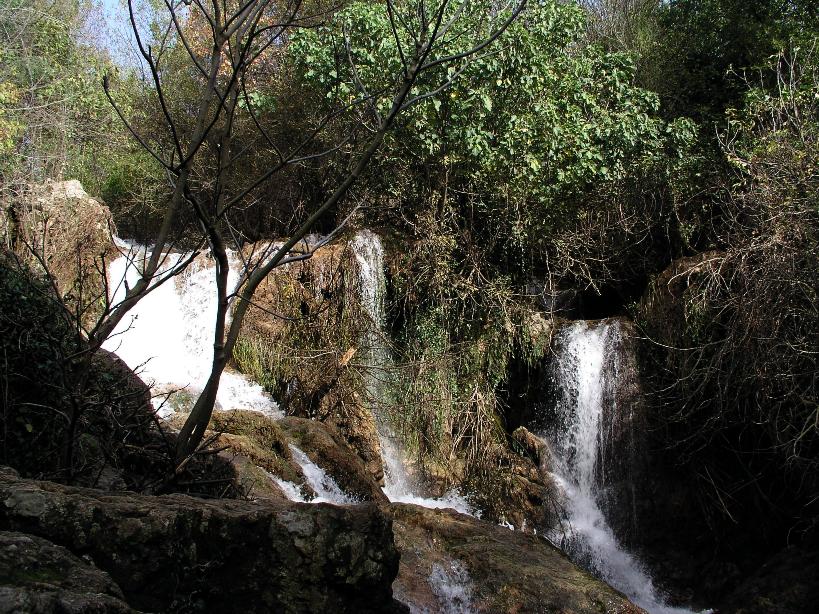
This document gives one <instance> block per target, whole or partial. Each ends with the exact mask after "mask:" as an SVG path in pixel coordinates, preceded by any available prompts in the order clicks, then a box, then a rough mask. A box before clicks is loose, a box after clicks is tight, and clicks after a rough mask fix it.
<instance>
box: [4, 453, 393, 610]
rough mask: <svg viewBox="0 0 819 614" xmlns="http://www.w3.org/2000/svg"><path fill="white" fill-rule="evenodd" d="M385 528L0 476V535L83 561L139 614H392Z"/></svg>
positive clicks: (314, 508) (269, 506)
mask: <svg viewBox="0 0 819 614" xmlns="http://www.w3.org/2000/svg"><path fill="white" fill-rule="evenodd" d="M391 524H392V523H391V520H390V519H389V518H387V517H385V516H384V515H383V514H382V513H381V512H380V511H379V510H378V509H377V508H376V507H375V506H373V505H358V506H351V507H334V506H330V505H323V504H318V505H308V504H296V503H290V502H286V501H273V500H270V501H264V502H253V501H226V500H220V501H205V500H201V499H194V498H191V497H187V496H183V495H171V496H164V497H150V496H139V495H135V494H133V493H118V494H109V493H104V492H102V491H96V490H90V489H80V488H70V487H65V486H60V485H57V484H53V483H49V482H36V481H32V480H23V479H20V478H18V477H16V475H15V474H14V473H13V472H11V471H9V470H7V469H1V470H0V530H6V531H16V532H22V533H26V534H28V535H31V536H36V537H40V538H43V539H46V540H48V541H50V542H52V543H53V544H56V545H58V546H61V547H62V548H64V549H66V550H68V551H70V552H71V553H73V555H74V556H82V557H85V556H87V557H89V558H90V560H92V561H93V563H94V566H95V567H96V568H97V569H98V570H103V571H104V572H106V573H107V574H108V575H109V576H110V578H111V579H112V580H113V581H114V582H116V583H117V585H118V586H119V588H120V589H121V591H122V594H123V595H124V598H125V601H126V602H127V603H128V604H129V605H130V606H131V607H133V608H136V609H139V610H146V611H175V610H181V609H185V608H189V609H200V610H201V609H203V608H204V610H206V611H221V612H385V611H392V610H393V608H394V607H395V605H394V602H393V600H392V592H391V588H390V585H391V583H392V580H393V578H394V577H395V575H396V572H397V569H398V553H397V551H396V550H395V546H394V544H393V540H392V531H391ZM100 581H102V580H100ZM114 596H115V595H114Z"/></svg>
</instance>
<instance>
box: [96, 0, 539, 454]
mask: <svg viewBox="0 0 819 614" xmlns="http://www.w3.org/2000/svg"><path fill="white" fill-rule="evenodd" d="M164 3H165V8H166V10H167V18H168V20H167V23H166V27H165V30H164V33H163V34H162V36H161V37H160V43H161V44H160V46H159V47H158V48H156V49H155V48H154V47H153V46H151V45H149V44H148V43H147V42H145V40H144V38H143V36H142V35H141V32H140V28H139V27H138V26H137V18H136V15H135V12H134V6H133V0H129V2H128V7H129V11H130V18H131V22H132V26H133V33H134V36H135V37H136V41H137V45H138V48H139V50H140V53H141V55H142V58H143V60H144V65H145V67H146V72H147V74H148V75H149V78H150V83H151V86H152V88H153V90H154V92H155V100H156V103H157V104H158V106H159V109H160V111H161V114H160V115H161V117H162V118H163V126H162V128H163V130H164V133H165V139H164V143H165V144H166V145H165V146H164V147H161V146H160V145H158V144H157V143H155V142H152V141H149V139H147V138H146V137H145V136H143V134H141V132H140V129H139V127H137V126H135V125H131V124H130V123H129V122H128V118H127V117H126V116H125V113H124V112H123V111H121V110H120V107H119V106H118V105H117V103H116V100H115V97H114V94H113V92H112V88H111V86H110V83H109V81H108V79H107V78H106V80H105V82H104V89H105V92H106V94H107V95H108V97H109V100H110V101H111V104H112V105H114V108H115V109H116V110H117V113H118V114H119V115H120V117H121V119H122V120H123V121H124V122H125V124H126V126H127V127H128V129H129V131H130V132H131V134H132V135H133V137H134V138H135V139H137V140H138V141H139V143H140V144H141V145H142V147H144V148H145V150H146V151H147V152H148V153H149V154H150V155H151V156H152V157H153V158H154V159H155V160H156V161H157V162H158V163H159V164H160V165H161V166H162V167H163V168H164V169H165V171H166V172H167V174H168V176H169V177H170V180H171V183H172V186H173V192H172V194H171V196H170V198H169V200H168V202H167V205H166V207H165V209H164V218H163V221H162V225H161V228H160V230H159V231H158V233H157V235H156V237H155V240H154V246H153V249H152V251H151V253H150V255H146V256H145V257H144V258H143V260H142V262H141V263H140V264H139V267H140V277H139V279H138V280H137V281H136V283H134V285H133V286H132V287H126V292H125V295H124V298H122V300H119V301H118V302H117V303H115V304H114V303H111V304H109V305H108V308H107V309H106V310H105V313H104V315H103V317H101V318H100V319H99V321H98V323H97V324H96V326H94V327H93V329H92V330H91V331H89V339H90V342H91V346H92V348H99V347H100V346H101V345H102V344H103V342H104V341H105V340H106V339H107V338H108V337H110V336H111V334H112V333H113V332H114V330H115V328H116V327H117V325H118V324H119V323H120V322H121V321H122V320H123V318H124V317H125V316H126V314H127V313H128V311H129V310H130V309H131V308H133V307H134V305H135V304H136V303H137V302H138V301H140V300H141V299H142V298H143V297H145V296H146V295H147V294H148V293H150V292H151V291H153V290H154V289H155V288H157V287H158V286H159V285H161V284H163V283H165V282H167V281H168V280H169V279H171V278H172V277H173V276H175V275H177V274H179V273H180V272H181V271H182V270H184V268H185V267H186V266H187V265H188V264H189V263H190V262H191V261H192V259H193V257H194V255H195V252H194V253H191V254H190V255H188V256H186V257H183V258H178V259H177V260H175V261H172V260H171V258H170V253H171V250H172V249H173V248H174V247H175V245H176V240H177V237H175V231H176V229H175V224H176V221H177V219H178V217H179V215H180V213H181V212H182V211H183V210H187V211H188V212H192V213H193V215H194V217H195V219H196V221H197V223H198V225H199V227H200V232H201V235H200V242H201V246H202V247H205V246H206V247H207V249H208V250H209V252H210V253H211V255H212V256H213V258H214V260H215V262H216V267H215V275H216V282H217V283H216V286H217V292H218V309H217V314H216V322H215V334H214V340H213V360H212V365H211V372H210V376H209V377H208V380H207V382H206V384H205V386H204V388H203V391H202V393H201V394H200V396H199V397H198V399H197V401H196V403H195V404H194V407H193V409H192V411H191V414H190V416H189V417H188V419H187V421H186V422H185V424H184V426H183V428H182V430H181V432H180V434H179V438H178V445H177V450H176V457H177V459H176V460H177V463H178V464H179V466H183V465H184V463H185V460H186V459H187V458H190V456H191V455H192V454H193V453H195V451H196V449H197V446H199V444H200V442H201V441H202V439H203V435H204V433H205V430H206V428H207V425H208V423H209V421H210V417H211V415H212V413H213V408H214V405H215V401H216V393H217V390H218V387H219V381H220V377H221V375H222V372H223V370H224V369H225V367H226V365H227V363H228V361H229V360H230V358H231V356H232V353H233V349H234V347H235V345H236V342H237V340H238V338H239V334H240V330H241V326H242V320H243V318H244V316H245V314H246V313H247V310H248V308H249V307H250V306H251V305H252V300H253V294H254V292H255V291H256V289H257V288H258V286H259V284H260V283H261V282H262V281H263V280H264V278H265V277H266V276H267V275H268V274H269V273H270V272H271V271H272V270H273V269H274V268H276V267H279V266H282V265H284V264H286V263H289V262H293V261H297V260H303V259H307V258H310V257H311V256H312V255H313V253H315V251H316V249H318V248H320V247H321V246H322V245H325V244H326V243H327V242H329V241H330V240H332V238H333V237H334V236H335V235H336V234H337V232H338V231H339V230H340V229H341V228H342V227H343V226H344V223H345V222H346V220H345V221H344V222H342V223H341V224H339V226H338V227H337V228H336V230H335V231H333V232H332V233H330V234H329V235H328V236H326V237H325V238H324V239H322V240H321V241H319V242H318V243H316V244H313V245H310V246H307V245H306V243H304V242H303V239H304V237H305V236H306V235H307V233H308V232H309V231H310V230H311V228H312V227H313V226H314V224H315V223H316V222H317V221H318V220H319V219H320V218H321V217H322V216H323V215H324V214H325V213H327V212H328V211H329V210H331V209H332V208H334V207H335V206H337V205H338V204H339V203H341V201H342V200H343V199H344V197H345V195H346V194H347V192H348V190H349V189H350V187H351V186H352V185H353V183H354V182H355V181H356V180H357V179H358V178H359V177H360V176H361V174H362V173H363V172H364V170H365V168H366V167H367V165H368V163H369V162H370V160H371V159H372V158H373V156H374V155H375V153H376V151H377V150H378V148H379V146H380V145H381V144H382V142H383V141H384V138H385V136H386V134H387V133H388V132H389V131H390V129H391V128H392V127H393V125H394V124H395V121H396V118H397V117H398V116H399V115H400V114H401V113H403V112H404V111H406V110H407V109H408V108H410V107H411V106H412V105H414V104H416V103H417V102H419V101H421V100H425V99H427V98H430V97H432V96H435V95H438V94H439V93H440V92H442V91H444V90H445V89H446V88H447V87H448V86H449V85H450V84H451V83H453V81H454V80H456V79H457V78H458V77H459V76H460V75H461V73H462V72H463V71H464V69H465V67H466V65H467V64H468V63H469V62H470V61H471V60H473V59H474V58H475V57H477V56H479V55H480V54H483V53H486V52H488V48H489V46H490V45H491V44H492V43H493V42H495V41H496V40H497V39H498V38H499V37H500V36H501V35H502V34H503V32H504V31H505V30H506V29H507V28H508V27H509V25H510V24H512V23H513V22H514V21H515V20H516V19H517V18H518V17H519V15H520V14H521V11H522V10H523V9H524V7H525V4H526V0H509V5H508V6H499V5H498V3H497V2H491V1H489V2H485V3H484V2H474V1H470V0H405V1H398V0H387V2H386V4H385V5H384V6H383V10H384V11H385V12H386V15H387V17H388V19H389V24H390V30H391V34H392V37H393V41H394V44H395V49H396V52H397V55H398V56H399V57H398V58H397V59H398V60H399V62H398V64H397V65H399V66H400V69H399V71H398V73H397V74H395V75H391V76H389V79H387V80H386V82H387V83H389V84H390V85H389V86H388V87H387V88H386V89H384V90H382V91H379V92H369V91H367V89H366V88H365V87H364V85H363V84H362V83H361V80H360V79H358V77H357V73H356V69H355V66H353V67H352V68H351V73H352V74H353V75H354V77H355V79H354V80H355V82H356V86H357V87H356V89H357V92H358V93H357V98H355V99H354V100H351V101H350V103H349V104H348V105H346V106H345V107H344V108H341V109H338V110H336V111H335V112H334V113H331V114H329V115H326V116H325V117H323V118H321V119H320V120H319V121H318V122H317V124H316V125H315V127H314V128H313V129H312V130H310V131H309V132H308V133H307V134H305V135H303V138H302V139H301V140H300V141H297V142H295V144H294V145H292V146H291V147H290V148H289V150H288V151H283V150H281V149H280V148H279V147H277V146H276V145H275V144H274V141H273V139H271V138H270V137H269V135H268V134H267V132H266V130H265V127H264V126H263V125H262V123H261V122H260V121H259V120H258V118H257V117H256V116H255V115H253V110H252V105H250V104H249V101H248V100H247V90H248V88H247V81H248V77H249V74H250V72H251V69H252V68H253V67H254V65H256V64H257V63H259V62H260V61H261V60H260V59H261V58H264V57H265V54H267V53H269V52H271V50H275V49H279V48H282V47H284V46H286V45H287V42H288V40H289V36H290V34H291V33H292V32H293V31H295V30H296V29H299V28H305V27H312V26H314V25H316V24H317V23H319V22H320V21H321V9H317V8H316V7H315V5H312V6H313V8H310V6H308V5H307V4H306V3H304V2H303V1H302V0H284V2H274V1H273V0H235V1H233V2H228V1H224V0H184V1H183V2H175V1H174V0H164ZM194 19H199V20H201V21H202V23H203V24H204V28H203V29H204V31H205V32H207V33H208V34H207V37H206V39H207V40H206V41H205V48H206V51H205V52H199V51H197V49H199V48H201V47H202V44H201V40H192V39H191V30H190V28H189V27H187V24H190V23H191V22H192V20H194ZM476 23H478V24H480V26H481V28H480V31H477V30H475V29H474V27H473V26H471V25H470V24H476ZM470 28H473V30H472V31H470ZM481 32H482V33H483V34H481ZM345 39H346V45H347V50H346V52H347V53H346V57H347V59H348V60H349V61H350V62H351V63H352V61H353V60H352V54H351V53H350V45H351V44H352V43H351V42H350V41H349V39H348V38H346V37H345ZM169 41H171V42H172V43H173V44H175V45H181V46H182V47H183V48H184V50H185V53H186V58H187V62H188V64H189V68H190V70H191V71H192V72H193V73H195V74H196V75H197V78H198V82H199V88H198V91H197V94H196V95H197V100H196V105H197V106H196V112H195V115H194V119H193V122H192V124H191V123H190V122H189V121H188V122H187V123H186V122H185V121H183V119H185V120H187V119H189V118H180V117H179V116H178V115H176V114H174V112H173V110H172V106H171V104H170V103H169V101H168V96H167V91H166V90H167V87H166V86H167V84H166V83H165V81H164V77H163V70H162V69H163V61H164V57H165V56H164V53H165V52H166V50H167V46H168V45H169V44H171V43H170V42H169ZM453 49H456V51H453ZM422 75H423V76H424V77H425V78H424V79H423V84H424V86H423V87H421V86H420V85H419V84H420V83H421V81H420V80H419V78H420V77H421V76H422ZM384 101H387V102H388V104H386V105H385V104H383V103H384ZM353 110H355V111H356V115H357V117H359V118H361V119H360V121H359V123H358V126H357V127H358V128H359V132H360V133H363V134H366V135H367V139H366V142H365V146H364V147H363V148H362V149H361V150H360V153H359V154H358V155H357V158H356V159H355V160H354V162H353V164H352V165H351V166H350V168H349V171H348V172H347V173H346V176H344V177H343V178H342V179H341V180H340V181H339V183H338V185H337V187H336V188H335V190H334V191H332V193H331V194H330V195H329V196H328V197H327V198H326V200H324V202H323V203H321V204H320V205H319V206H318V207H317V208H316V209H315V210H314V211H313V212H312V213H311V214H310V215H309V216H308V217H307V218H306V219H305V220H304V221H303V223H301V224H300V225H299V226H298V228H297V230H296V231H295V232H293V233H292V235H291V237H290V239H289V240H287V241H286V242H285V243H284V244H283V245H281V246H276V247H273V246H267V247H265V248H260V249H258V250H253V251H251V252H250V254H248V253H246V252H242V250H241V249H240V250H239V254H240V256H241V257H242V259H243V263H242V264H243V266H242V270H241V272H240V275H239V282H238V284H237V286H236V287H235V288H229V287H228V274H229V271H230V268H229V262H228V248H229V246H234V247H239V248H240V247H241V237H239V236H238V233H237V232H236V231H235V230H234V228H233V226H232V225H231V224H230V214H231V211H233V210H234V209H235V208H236V207H237V206H238V205H240V204H241V203H243V202H244V201H245V200H246V199H247V198H249V197H251V196H252V195H253V193H254V192H255V191H257V190H259V189H260V188H262V186H264V185H265V184H267V183H268V182H269V181H270V180H271V178H273V177H274V176H276V175H277V174H278V173H280V172H281V171H282V170H283V169H285V168H286V167H288V166H289V165H292V164H296V163H299V162H303V161H305V160H308V159H311V160H312V159H315V158H318V157H321V156H323V155H326V154H327V153H329V152H332V151H334V150H335V149H337V148H338V147H339V146H340V144H336V145H335V146H331V147H330V148H325V149H324V150H323V151H321V150H315V148H314V145H315V144H316V143H317V136H318V135H319V133H321V132H322V131H323V130H324V129H325V128H326V127H327V125H328V124H329V123H330V122H331V121H333V120H334V119H335V118H337V117H338V116H339V115H343V114H350V113H351V112H352V111H353ZM243 114H249V115H250V120H251V121H252V124H253V125H254V126H255V129H256V130H257V131H258V133H259V134H260V135H261V137H262V140H263V141H264V142H266V143H267V144H268V145H269V147H270V149H271V151H273V152H274V154H275V160H276V162H275V163H274V164H273V165H272V166H271V167H270V168H268V169H266V170H264V171H262V172H261V173H260V174H259V175H258V176H255V177H252V178H249V179H248V178H241V177H237V173H236V172H235V163H236V160H237V157H238V156H239V155H240V153H239V152H237V151H236V147H235V144H234V142H233V138H234V135H235V129H236V126H237V122H238V121H239V117H240V115H243ZM365 119H366V122H365V121H364V120H365ZM202 168H206V169H208V173H209V177H208V181H206V182H203V181H200V180H196V173H197V172H200V169H202ZM347 219H349V217H348V218H347ZM299 245H303V246H304V247H303V248H301V249H299ZM123 283H124V282H123ZM231 310H232V312H231ZM231 316H232V317H231Z"/></svg>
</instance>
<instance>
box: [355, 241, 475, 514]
mask: <svg viewBox="0 0 819 614" xmlns="http://www.w3.org/2000/svg"><path fill="white" fill-rule="evenodd" d="M350 245H351V247H352V250H353V254H354V255H355V259H356V263H357V265H358V285H359V292H360V300H361V306H362V307H363V308H364V311H365V312H366V314H367V317H368V319H369V323H368V326H367V332H366V334H365V337H364V339H363V343H364V345H365V348H364V349H365V352H364V355H365V356H366V360H367V376H366V386H367V399H368V400H369V403H370V405H371V409H372V413H373V417H374V418H375V423H376V427H377V429H378V437H379V442H380V444H381V459H382V462H383V464H384V489H383V490H384V494H385V495H387V498H389V500H390V501H393V502H398V503H414V504H415V505H421V506H423V507H429V508H452V509H455V510H457V511H459V512H461V513H463V514H470V515H475V514H476V511H475V509H474V508H473V507H472V506H471V505H470V504H469V503H468V502H467V501H466V499H465V498H464V497H463V496H461V495H460V494H459V493H458V492H456V491H450V492H448V493H447V494H446V495H444V496H443V497H439V498H430V497H423V496H421V495H420V494H419V493H418V485H417V484H416V483H415V482H414V481H413V480H412V478H411V476H410V475H409V474H408V473H407V470H406V468H405V467H406V458H405V455H404V451H403V449H402V446H401V440H400V438H399V437H398V436H397V435H396V433H395V430H394V429H393V428H392V426H391V425H390V423H389V418H388V416H386V415H384V412H383V411H382V410H381V408H380V407H379V403H380V402H381V401H382V400H383V399H384V398H385V397H386V394H387V391H388V389H389V372H390V365H391V358H390V354H389V349H388V348H387V345H386V343H385V342H384V338H383V337H384V332H383V331H384V320H385V316H384V295H385V293H386V280H385V278H384V247H383V246H382V244H381V239H380V238H379V237H378V235H377V234H375V233H374V232H372V231H370V230H361V231H359V232H358V233H357V234H356V236H355V237H354V238H353V240H352V242H351V244H350Z"/></svg>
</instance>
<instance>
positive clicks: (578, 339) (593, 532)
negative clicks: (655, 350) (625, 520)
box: [543, 320, 692, 614]
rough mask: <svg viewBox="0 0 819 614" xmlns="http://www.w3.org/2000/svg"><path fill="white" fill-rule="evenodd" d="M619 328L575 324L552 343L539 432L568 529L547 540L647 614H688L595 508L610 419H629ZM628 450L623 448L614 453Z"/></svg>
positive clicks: (598, 501)
mask: <svg viewBox="0 0 819 614" xmlns="http://www.w3.org/2000/svg"><path fill="white" fill-rule="evenodd" d="M621 344H622V331H621V329H620V324H619V322H617V321H616V320H612V321H602V322H585V321H579V322H575V323H573V324H571V325H569V326H567V327H565V328H564V329H563V331H562V332H561V333H560V336H559V338H558V344H557V347H558V350H557V356H556V359H555V365H556V366H555V373H554V380H555V382H556V384H557V386H558V388H559V391H558V399H557V403H556V414H557V417H558V419H557V422H558V424H557V427H556V428H555V429H554V430H552V431H550V432H548V433H544V434H543V436H544V438H545V439H547V440H548V441H549V442H550V447H551V449H552V452H553V455H554V461H555V462H554V467H553V474H552V475H553V477H554V479H555V482H556V483H557V485H558V487H559V488H560V489H561V490H562V492H563V495H564V497H565V506H566V514H567V516H568V518H567V520H568V524H567V526H564V527H563V530H562V531H561V530H557V531H555V532H554V533H553V534H552V535H550V538H551V539H552V540H553V541H554V542H555V543H557V544H561V545H562V546H563V548H564V549H565V550H566V552H567V554H569V556H570V557H571V558H572V559H573V560H574V561H575V562H576V563H578V564H579V565H581V566H583V567H586V568H587V569H589V571H591V572H592V573H594V574H595V575H596V576H597V577H599V578H601V579H603V580H605V581H606V582H607V583H608V584H610V585H611V586H613V587H614V588H616V589H618V590H620V591H621V592H623V593H624V594H626V595H627V596H628V597H629V598H630V599H631V600H632V601H633V602H634V603H636V604H637V605H639V606H640V607H642V608H644V609H645V610H646V611H648V612H649V613H650V614H690V613H691V612H692V611H691V610H687V609H685V608H677V607H672V606H669V605H668V604H667V603H666V602H665V601H664V599H663V596H662V595H661V594H660V593H659V591H658V590H657V588H656V587H655V586H654V582H653V580H652V578H651V576H650V575H649V574H648V572H647V571H646V570H645V568H644V566H643V565H642V564H641V563H640V561H639V560H638V559H637V558H636V557H635V556H634V555H633V554H631V553H629V552H628V551H627V550H625V549H624V548H623V547H622V546H621V545H620V543H619V541H618V540H617V537H616V536H615V534H614V531H613V530H612V528H611V526H609V524H608V522H607V521H606V518H605V515H604V513H603V509H602V507H601V500H602V496H601V495H602V491H603V489H604V488H605V485H606V469H607V467H606V466H605V447H606V446H607V445H609V443H610V442H609V438H608V436H607V435H608V433H609V432H610V431H611V428H612V424H611V423H608V424H607V420H608V421H611V420H614V419H621V420H627V421H630V416H629V415H625V416H622V415H620V416H618V412H626V411H630V408H624V407H616V406H615V407H611V408H610V411H608V412H605V411H604V409H605V403H607V402H608V403H612V404H616V394H615V390H614V387H615V386H616V385H617V376H618V358H617V357H618V356H619V352H621ZM627 452H628V451H626V450H623V451H622V453H624V454H625V453H627Z"/></svg>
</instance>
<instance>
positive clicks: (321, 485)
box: [270, 444, 357, 505]
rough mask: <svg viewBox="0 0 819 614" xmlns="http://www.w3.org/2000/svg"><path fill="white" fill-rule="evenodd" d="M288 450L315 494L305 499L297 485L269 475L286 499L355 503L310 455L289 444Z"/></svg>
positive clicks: (308, 501)
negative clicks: (311, 497)
mask: <svg viewBox="0 0 819 614" xmlns="http://www.w3.org/2000/svg"><path fill="white" fill-rule="evenodd" d="M290 452H291V453H292V455H293V460H294V461H296V463H298V465H299V467H301V471H302V473H303V474H304V479H305V481H306V482H307V484H308V485H309V486H310V488H312V489H313V492H315V493H316V496H315V497H314V498H313V499H307V498H306V497H304V495H303V494H302V493H301V489H300V488H299V486H298V485H296V484H294V483H293V482H288V481H287V480H283V479H282V478H280V477H277V476H274V475H271V476H270V477H271V479H272V480H273V481H274V482H276V484H278V486H279V488H281V489H282V492H283V493H284V494H285V496H286V497H287V498H288V499H290V500H291V501H299V502H301V503H333V504H335V505H349V504H352V503H357V501H356V500H355V498H353V497H351V496H350V495H348V494H347V493H345V492H344V491H343V490H342V489H341V487H340V486H339V485H338V483H336V481H335V480H334V479H333V478H332V476H330V475H328V474H327V472H326V471H324V469H322V468H321V467H319V466H318V465H317V464H316V463H314V462H313V461H311V460H310V457H308V456H307V454H305V453H304V452H303V451H302V450H300V449H299V448H298V447H296V446H294V445H293V444H290Z"/></svg>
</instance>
